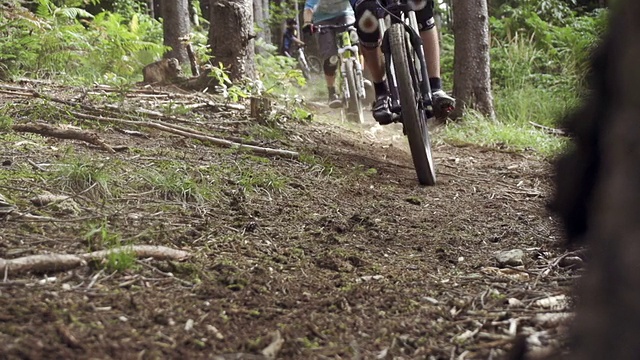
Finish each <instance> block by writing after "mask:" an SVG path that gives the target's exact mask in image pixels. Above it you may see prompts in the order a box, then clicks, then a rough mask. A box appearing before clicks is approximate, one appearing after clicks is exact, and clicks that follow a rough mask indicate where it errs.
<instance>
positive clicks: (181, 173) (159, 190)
mask: <svg viewBox="0 0 640 360" xmlns="http://www.w3.org/2000/svg"><path fill="white" fill-rule="evenodd" d="M139 175H140V177H141V178H142V179H143V182H144V183H145V185H143V186H144V187H146V188H150V189H151V190H152V191H154V192H155V193H156V195H157V196H158V197H160V198H163V199H165V200H179V201H184V202H189V201H193V202H198V203H200V202H203V201H205V200H208V199H211V198H212V197H213V196H214V192H213V190H212V189H211V188H210V187H209V186H208V185H209V184H203V182H202V181H199V179H197V178H196V177H194V176H193V175H192V174H191V173H189V171H188V170H187V169H186V168H185V167H184V166H183V165H181V164H178V163H174V164H172V165H164V166H160V167H158V169H157V170H156V169H145V170H144V171H142V172H141V173H140V174H139Z"/></svg>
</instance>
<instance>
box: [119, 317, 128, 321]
mask: <svg viewBox="0 0 640 360" xmlns="http://www.w3.org/2000/svg"><path fill="white" fill-rule="evenodd" d="M118 319H119V320H120V321H122V322H127V321H129V319H127V317H126V316H120V317H119V318H118Z"/></svg>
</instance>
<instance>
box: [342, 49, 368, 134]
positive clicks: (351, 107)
mask: <svg viewBox="0 0 640 360" xmlns="http://www.w3.org/2000/svg"><path fill="white" fill-rule="evenodd" d="M354 61H355V60H353V59H348V60H347V64H346V75H347V79H346V81H347V88H348V89H349V99H348V102H347V119H349V120H351V119H353V121H355V122H357V123H359V124H363V123H364V109H363V108H364V106H363V105H362V99H360V96H359V95H358V83H357V82H356V81H357V76H356V69H355V64H354Z"/></svg>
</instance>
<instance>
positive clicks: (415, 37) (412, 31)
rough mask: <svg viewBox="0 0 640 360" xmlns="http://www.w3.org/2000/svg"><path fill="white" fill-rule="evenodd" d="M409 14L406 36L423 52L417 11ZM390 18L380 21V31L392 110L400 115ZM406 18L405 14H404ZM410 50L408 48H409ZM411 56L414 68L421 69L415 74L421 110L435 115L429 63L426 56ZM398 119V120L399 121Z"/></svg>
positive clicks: (404, 24) (412, 44)
mask: <svg viewBox="0 0 640 360" xmlns="http://www.w3.org/2000/svg"><path fill="white" fill-rule="evenodd" d="M408 16H409V25H407V24H406V23H404V22H401V24H402V25H403V26H404V27H405V30H406V31H405V33H406V36H408V37H409V41H410V43H411V47H412V48H413V49H414V51H416V52H418V51H419V52H420V53H421V54H422V53H423V51H424V50H423V44H422V38H420V35H419V34H418V31H417V30H416V29H418V22H417V19H416V14H415V12H413V11H411V12H409V14H408ZM388 18H390V17H389V15H387V16H385V17H384V18H383V19H380V21H378V23H379V26H380V33H381V34H384V36H383V38H382V45H381V46H382V53H383V54H384V60H385V72H386V75H387V83H388V84H389V92H390V97H391V109H390V110H391V112H392V113H394V114H396V115H400V113H401V107H400V95H399V94H398V83H397V81H396V77H395V73H394V71H393V69H394V67H393V59H392V58H391V45H390V43H389V37H388V36H387V26H386V19H388ZM403 19H404V16H403ZM407 51H408V49H407ZM407 55H408V56H407V57H409V58H412V59H413V61H414V67H413V68H414V69H417V68H419V69H420V71H419V72H418V73H416V74H414V76H417V77H418V78H417V79H416V80H417V81H418V86H419V89H420V99H419V101H418V107H419V109H420V110H424V111H426V112H427V115H428V116H427V118H430V117H431V116H433V105H432V101H431V86H430V84H429V76H428V74H427V64H426V61H425V59H424V56H417V55H416V54H415V53H414V54H407ZM398 120H399V119H397V120H396V121H398Z"/></svg>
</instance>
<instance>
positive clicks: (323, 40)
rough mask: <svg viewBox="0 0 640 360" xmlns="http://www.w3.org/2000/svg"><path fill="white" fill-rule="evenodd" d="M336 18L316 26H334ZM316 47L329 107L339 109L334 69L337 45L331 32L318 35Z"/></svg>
mask: <svg viewBox="0 0 640 360" xmlns="http://www.w3.org/2000/svg"><path fill="white" fill-rule="evenodd" d="M337 20H338V18H334V19H329V20H325V21H321V22H318V25H336V24H337V23H336V21H337ZM318 47H319V50H320V58H321V60H322V70H323V72H324V80H325V82H326V84H327V90H328V92H329V106H330V107H340V105H341V104H342V102H341V101H340V98H339V96H338V94H337V92H336V87H335V82H336V69H337V68H338V45H337V44H336V35H335V33H334V32H333V31H324V32H321V33H320V34H318Z"/></svg>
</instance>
